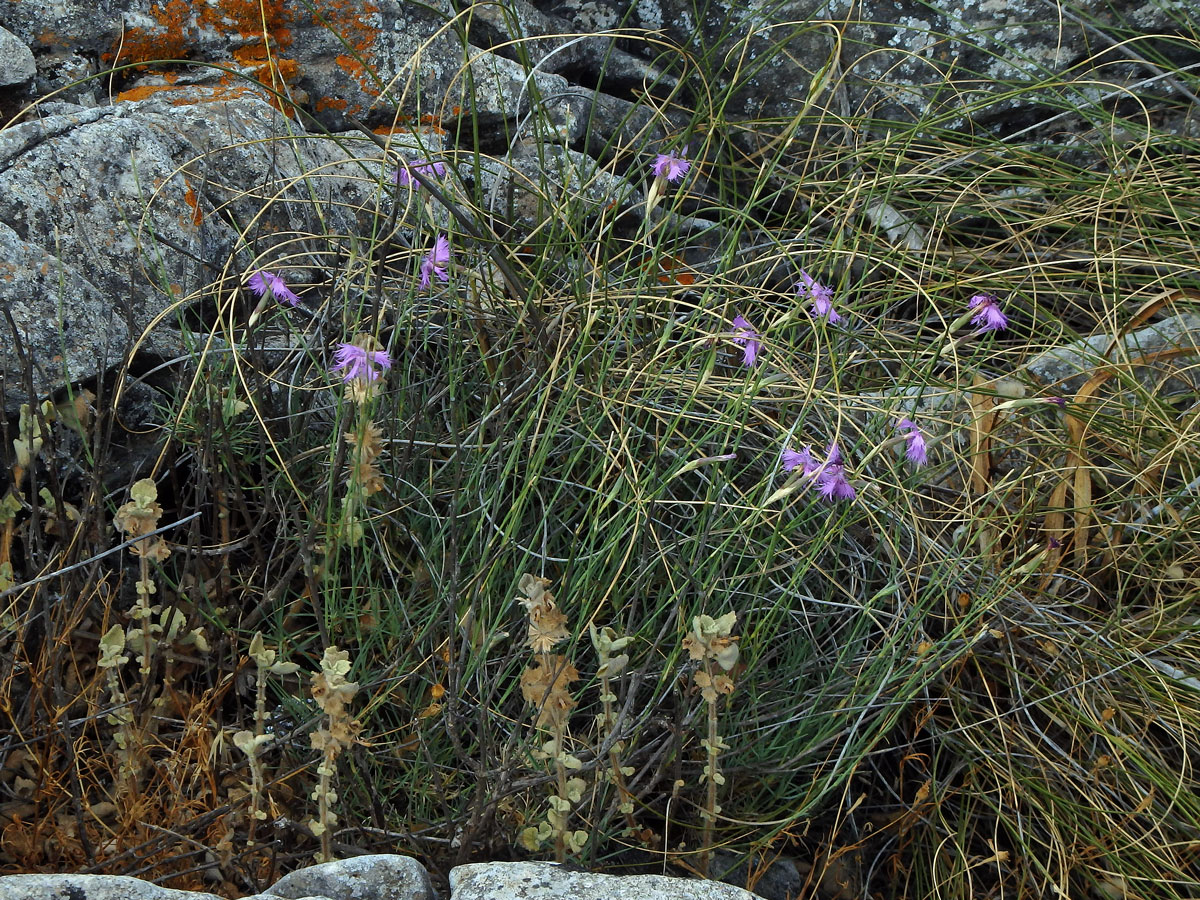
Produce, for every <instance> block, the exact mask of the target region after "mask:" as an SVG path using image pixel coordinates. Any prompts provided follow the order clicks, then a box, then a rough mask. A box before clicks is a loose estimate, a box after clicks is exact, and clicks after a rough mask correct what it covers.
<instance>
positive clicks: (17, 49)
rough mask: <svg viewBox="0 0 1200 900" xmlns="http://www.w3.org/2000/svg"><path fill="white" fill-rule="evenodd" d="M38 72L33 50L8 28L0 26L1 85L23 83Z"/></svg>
mask: <svg viewBox="0 0 1200 900" xmlns="http://www.w3.org/2000/svg"><path fill="white" fill-rule="evenodd" d="M36 73H37V65H36V64H35V63H34V61H33V51H32V50H30V49H29V48H28V47H27V46H25V44H24V43H22V41H21V39H20V38H18V37H17V36H16V35H15V34H13V33H12V32H11V31H9V30H8V29H7V28H0V86H3V85H9V84H23V83H25V82H26V81H28V80H29V79H30V78H32V77H33V76H34V75H35V74H36Z"/></svg>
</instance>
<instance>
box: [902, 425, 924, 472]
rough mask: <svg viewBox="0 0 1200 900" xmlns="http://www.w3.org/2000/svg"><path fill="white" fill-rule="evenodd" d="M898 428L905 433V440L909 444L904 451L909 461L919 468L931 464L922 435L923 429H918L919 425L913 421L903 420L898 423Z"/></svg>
mask: <svg viewBox="0 0 1200 900" xmlns="http://www.w3.org/2000/svg"><path fill="white" fill-rule="evenodd" d="M896 428H898V429H899V430H900V431H901V432H903V433H904V440H905V441H907V442H908V446H907V447H906V448H905V450H904V455H905V456H907V457H908V461H909V462H912V463H916V464H917V465H918V466H923V465H925V464H926V463H927V462H929V454H928V453H926V451H925V437H924V436H923V435H922V434H921V429H919V428H917V423H916V422H914V421H913V420H912V419H901V420H900V421H899V422H897V423H896Z"/></svg>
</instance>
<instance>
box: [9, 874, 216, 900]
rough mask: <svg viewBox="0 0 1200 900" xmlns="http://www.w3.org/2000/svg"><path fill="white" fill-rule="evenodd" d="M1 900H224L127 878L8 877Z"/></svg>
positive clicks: (111, 876) (78, 876)
mask: <svg viewBox="0 0 1200 900" xmlns="http://www.w3.org/2000/svg"><path fill="white" fill-rule="evenodd" d="M0 900H221V898H220V897H218V896H216V895H215V894H205V893H200V892H198V891H177V890H174V889H172V888H165V887H160V886H159V885H157V884H151V883H150V882H148V881H142V880H141V879H140V878H129V877H128V876H125V875H6V876H5V877H3V878H0Z"/></svg>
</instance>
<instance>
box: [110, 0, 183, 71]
mask: <svg viewBox="0 0 1200 900" xmlns="http://www.w3.org/2000/svg"><path fill="white" fill-rule="evenodd" d="M150 15H151V16H152V17H153V18H154V20H155V22H156V23H157V27H155V28H130V29H128V30H126V31H125V33H124V34H122V35H120V36H119V37H118V38H117V40H116V41H115V42H114V43H113V48H112V50H111V51H110V52H108V53H104V54H101V59H103V60H104V61H105V62H111V63H113V64H114V65H115V64H117V63H142V62H150V61H152V60H158V59H186V58H187V56H188V54H189V53H190V46H189V45H190V43H191V40H192V39H194V37H195V36H196V33H197V28H196V14H195V11H194V10H193V9H192V7H191V4H189V3H188V2H187V0H168V2H167V3H165V4H155V5H154V6H151V7H150Z"/></svg>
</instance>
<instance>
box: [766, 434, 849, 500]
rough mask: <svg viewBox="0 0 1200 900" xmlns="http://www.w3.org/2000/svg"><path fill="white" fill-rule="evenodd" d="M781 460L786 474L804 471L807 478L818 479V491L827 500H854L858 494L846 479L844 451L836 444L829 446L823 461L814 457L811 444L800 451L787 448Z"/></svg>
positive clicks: (780, 456) (780, 455) (781, 455)
mask: <svg viewBox="0 0 1200 900" xmlns="http://www.w3.org/2000/svg"><path fill="white" fill-rule="evenodd" d="M779 458H780V461H781V462H782V463H783V470H784V471H785V472H791V471H792V470H793V469H802V471H803V474H804V477H805V478H816V480H817V491H818V492H819V493H820V495H821V496H822V497H824V498H825V499H826V500H853V499H854V497H855V495H856V493H857V492H856V491H855V490H854V485H852V484H851V483H850V481H849V479H847V478H846V466H845V464H844V463H843V462H842V451H841V450H839V449H838V445H837V444H836V443H831V444H830V445H829V449H828V450H827V451H826V454H825V459H824V460H823V461H822V460H818V459H816V458H815V457H814V456H813V454H812V445H811V444H809V445H807V446H805V448H804V449H803V450H798V451H797V450H793V449H791V448H790V447H785V448H784V449H783V452H782V453H781V454H779Z"/></svg>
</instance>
